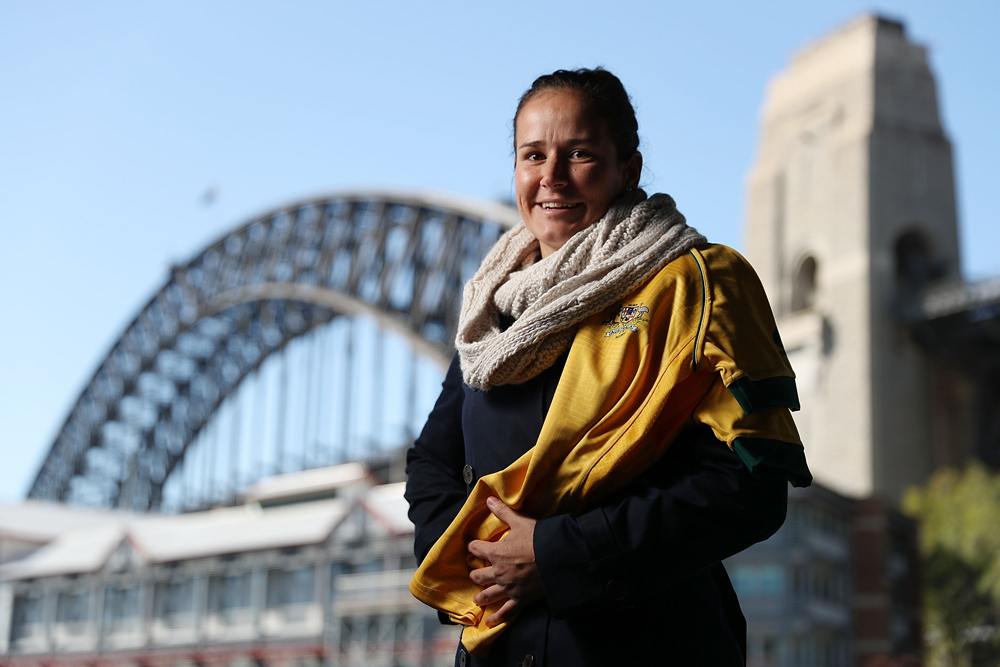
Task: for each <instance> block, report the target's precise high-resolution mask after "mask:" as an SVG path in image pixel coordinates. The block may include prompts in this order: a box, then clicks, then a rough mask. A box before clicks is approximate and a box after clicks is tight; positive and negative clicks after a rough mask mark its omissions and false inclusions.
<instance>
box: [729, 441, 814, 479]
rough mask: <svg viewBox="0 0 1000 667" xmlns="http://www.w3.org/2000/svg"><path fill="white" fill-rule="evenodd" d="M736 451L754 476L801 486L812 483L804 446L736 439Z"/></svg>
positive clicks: (734, 449) (734, 445) (734, 448)
mask: <svg viewBox="0 0 1000 667" xmlns="http://www.w3.org/2000/svg"><path fill="white" fill-rule="evenodd" d="M733 451H734V452H736V453H737V454H738V455H739V457H740V458H741V459H743V463H744V464H745V465H746V467H747V468H749V469H750V472H751V473H752V474H753V475H756V476H758V477H769V478H776V479H784V480H787V481H789V482H791V483H792V486H798V487H804V486H809V485H810V484H812V473H811V472H809V466H808V465H806V455H805V452H804V451H803V450H802V446H801V445H796V444H793V443H790V442H782V441H781V440H771V439H769V438H736V439H735V440H733Z"/></svg>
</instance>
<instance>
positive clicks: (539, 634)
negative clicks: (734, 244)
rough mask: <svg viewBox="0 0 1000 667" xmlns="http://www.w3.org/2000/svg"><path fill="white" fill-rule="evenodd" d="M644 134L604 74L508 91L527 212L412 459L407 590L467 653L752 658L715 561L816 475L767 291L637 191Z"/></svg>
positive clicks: (483, 295)
mask: <svg viewBox="0 0 1000 667" xmlns="http://www.w3.org/2000/svg"><path fill="white" fill-rule="evenodd" d="M637 132H638V125H637V122H636V119H635V113H634V111H633V109H632V105H631V103H630V101H629V98H628V94H627V93H626V92H625V90H624V88H623V87H622V85H621V82H620V81H619V80H618V79H617V78H616V77H615V76H614V75H612V74H611V73H609V72H607V71H605V70H602V69H596V70H577V71H563V70H560V71H557V72H555V73H553V74H551V75H547V76H543V77H540V78H539V79H537V80H536V81H535V82H534V84H533V85H532V87H531V88H530V89H529V90H528V91H527V92H526V93H525V94H524V96H523V97H522V98H521V100H520V103H519V105H518V109H517V113H516V115H515V118H514V151H515V162H514V181H515V189H516V194H517V205H518V210H519V212H520V214H521V219H522V221H523V224H521V225H518V226H516V227H515V228H514V229H512V230H511V231H510V232H508V233H507V234H505V235H504V236H503V237H502V238H501V239H500V241H498V242H497V245H496V246H495V247H494V248H493V249H492V250H491V251H490V254H489V255H488V256H487V258H486V259H485V260H484V261H483V264H482V266H481V267H480V269H479V271H478V272H477V273H476V275H475V276H474V277H473V279H472V280H471V281H470V282H469V283H468V284H467V285H466V289H465V293H464V296H463V303H462V314H461V318H460V323H459V332H458V336H457V340H456V347H457V348H458V354H457V355H456V357H455V359H454V360H453V362H452V364H451V367H450V369H449V371H448V374H447V376H446V378H445V381H444V385H443V389H442V393H441V396H440V398H439V399H438V401H437V404H436V405H435V408H434V410H433V411H432V413H431V415H430V416H429V418H428V421H427V424H426V426H425V427H424V429H423V431H422V433H421V435H420V437H419V438H418V439H417V440H416V442H415V444H414V446H413V448H412V449H411V450H410V451H409V453H408V457H407V476H408V481H407V491H406V497H407V500H408V501H409V503H410V518H411V520H412V521H413V523H414V525H415V527H416V534H415V551H416V555H417V558H418V559H420V560H421V561H422V564H421V567H420V569H419V570H418V572H417V574H416V576H415V577H414V580H413V582H412V583H411V591H413V593H414V595H416V596H417V597H418V598H420V599H421V600H423V601H425V602H427V603H428V604H431V605H433V606H435V607H436V608H438V609H439V610H441V611H442V612H444V613H443V614H442V618H443V620H451V621H453V622H460V623H463V624H465V625H466V626H467V627H466V628H465V629H464V631H463V637H462V644H461V645H460V646H459V649H458V653H457V656H456V664H457V665H461V666H462V667H465V666H467V665H515V664H516V665H522V664H523V665H545V664H551V665H589V664H593V665H625V664H668V665H694V664H698V665H712V666H724V665H740V664H743V663H744V661H745V652H746V651H745V643H746V626H745V622H744V620H743V616H742V614H741V612H740V609H739V604H738V601H737V600H736V597H735V594H734V592H733V589H732V586H731V585H730V583H729V579H728V577H727V576H726V573H725V570H724V569H723V567H722V565H721V563H720V561H721V560H722V559H723V558H726V557H728V556H730V555H732V554H734V553H736V552H738V551H740V550H742V549H744V548H746V547H747V546H749V545H751V544H753V543H754V542H757V541H760V540H763V539H766V538H767V537H769V536H770V535H771V534H773V533H774V531H776V530H777V529H778V528H779V527H780V526H781V523H782V522H783V521H784V515H785V504H786V494H787V482H788V481H792V482H793V483H795V484H797V485H805V484H808V483H809V481H810V479H811V478H810V476H809V473H808V469H807V468H806V465H805V459H804V457H803V455H802V447H801V444H800V443H799V441H798V435H797V434H796V432H795V428H794V425H793V424H792V422H791V418H790V415H789V412H788V410H789V409H790V408H791V409H795V408H797V407H798V405H797V399H796V396H795V388H794V380H793V377H794V376H793V374H792V372H791V368H790V367H789V366H788V363H787V358H786V357H785V356H784V351H783V350H782V349H781V344H780V339H779V338H778V336H777V329H776V328H775V326H774V320H773V317H772V316H771V313H770V309H769V307H768V305H767V302H766V298H765V297H764V295H763V289H762V288H761V286H760V283H759V281H758V280H757V279H756V276H755V275H754V274H753V271H752V269H751V268H750V267H749V265H747V264H746V262H745V260H743V258H742V257H740V256H739V255H738V254H737V253H735V252H734V251H732V250H730V249H728V248H725V247H723V246H713V245H710V244H707V243H706V241H705V239H704V237H702V236H701V235H699V234H698V233H697V232H696V231H695V230H693V229H692V228H690V227H688V226H687V225H686V224H685V223H684V219H683V216H681V215H680V214H679V213H678V212H677V210H676V208H675V207H674V204H673V200H671V199H670V198H669V197H668V196H666V195H655V196H653V197H650V198H648V199H647V198H646V195H645V193H643V192H642V191H641V190H639V189H638V183H639V178H640V174H641V170H642V155H641V153H639V151H638V144H639V142H638V134H637ZM501 538H502V539H501Z"/></svg>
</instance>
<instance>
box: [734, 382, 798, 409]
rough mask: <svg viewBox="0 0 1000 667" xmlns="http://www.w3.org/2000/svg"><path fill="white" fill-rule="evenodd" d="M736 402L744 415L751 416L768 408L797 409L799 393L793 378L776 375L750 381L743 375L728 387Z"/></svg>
mask: <svg viewBox="0 0 1000 667" xmlns="http://www.w3.org/2000/svg"><path fill="white" fill-rule="evenodd" d="M729 391H730V393H732V395H733V397H734V398H735V399H736V402H737V403H739V404H740V407H741V408H743V412H744V414H748V415H749V414H752V413H754V412H758V411H760V410H767V409H769V408H788V409H789V410H792V411H795V410H798V409H799V392H798V390H797V389H796V388H795V378H790V377H787V376H784V375H776V376H774V377H770V378H764V379H763V380H751V379H750V378H748V377H746V376H745V375H744V376H743V377H741V378H739V379H738V380H733V382H732V384H730V385H729Z"/></svg>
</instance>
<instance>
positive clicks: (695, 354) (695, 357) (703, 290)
mask: <svg viewBox="0 0 1000 667" xmlns="http://www.w3.org/2000/svg"><path fill="white" fill-rule="evenodd" d="M688 254H689V255H691V257H693V258H694V264H695V266H697V267H698V275H699V276H701V315H699V316H698V328H697V329H696V330H695V332H694V349H693V350H692V351H691V368H698V336H699V335H701V325H702V324H703V323H704V321H705V304H706V302H707V300H708V291H707V289H706V288H705V270H704V269H702V268H701V262H700V261H698V256H697V255H695V254H694V250H688Z"/></svg>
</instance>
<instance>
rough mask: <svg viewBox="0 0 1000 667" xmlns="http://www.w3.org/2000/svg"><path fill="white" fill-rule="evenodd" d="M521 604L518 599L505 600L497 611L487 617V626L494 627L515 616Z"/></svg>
mask: <svg viewBox="0 0 1000 667" xmlns="http://www.w3.org/2000/svg"><path fill="white" fill-rule="evenodd" d="M520 604H521V603H519V602H518V601H517V600H507V601H506V602H504V603H503V606H502V607H500V609H499V610H498V611H497V613H495V614H493V615H492V616H487V617H486V627H488V628H492V627H493V626H494V625H500V624H501V623H503V622H504V621H508V620H510V619H512V618H514V615H515V614H517V609H518V607H519V606H520Z"/></svg>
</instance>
